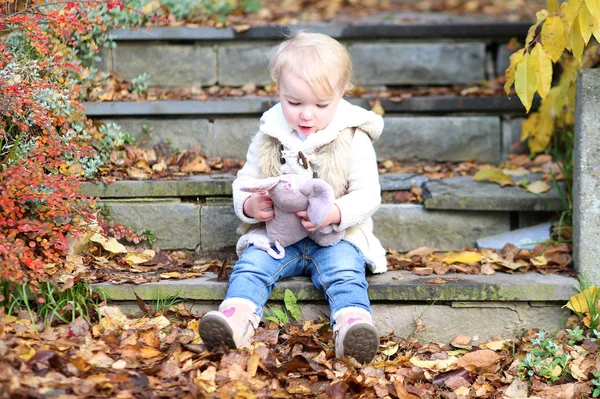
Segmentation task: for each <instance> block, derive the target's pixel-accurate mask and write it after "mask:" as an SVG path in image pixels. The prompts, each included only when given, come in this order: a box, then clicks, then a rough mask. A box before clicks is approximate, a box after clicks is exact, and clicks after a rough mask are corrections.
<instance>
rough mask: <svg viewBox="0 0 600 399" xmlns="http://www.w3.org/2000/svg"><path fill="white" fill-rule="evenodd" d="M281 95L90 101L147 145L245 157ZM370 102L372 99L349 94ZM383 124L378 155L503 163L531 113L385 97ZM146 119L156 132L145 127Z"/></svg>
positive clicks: (496, 104)
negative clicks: (161, 144) (145, 130)
mask: <svg viewBox="0 0 600 399" xmlns="http://www.w3.org/2000/svg"><path fill="white" fill-rule="evenodd" d="M278 101H279V100H278V99H277V98H273V97H268V98H265V97H248V98H239V99H235V98H234V99H226V100H212V101H175V100H173V101H152V102H88V103H86V104H85V105H86V107H87V110H86V114H87V115H88V116H89V117H91V118H93V119H94V120H97V121H100V122H105V123H108V122H115V123H117V124H118V125H120V126H121V127H122V128H123V130H125V131H128V132H130V133H132V134H133V136H134V137H138V138H142V137H143V138H144V139H145V140H148V143H149V144H156V143H158V142H161V141H163V142H164V141H168V142H169V143H170V144H171V145H172V146H173V147H174V148H178V149H182V150H183V149H187V148H189V147H191V146H195V145H198V144H201V145H202V148H203V150H204V152H205V153H206V155H207V156H210V157H213V156H218V157H222V158H235V159H242V158H244V157H245V156H246V151H247V149H248V145H249V144H250V141H251V138H252V137H253V136H254V134H256V131H257V129H258V120H259V118H260V115H261V114H262V113H263V112H264V111H266V110H267V109H269V108H270V107H272V106H273V105H274V104H276V103H277V102H278ZM349 101H350V102H352V103H354V104H357V105H360V106H362V107H365V108H368V107H369V100H368V99H349ZM381 103H382V106H383V107H384V109H385V112H386V113H385V116H384V119H385V129H384V133H383V135H382V136H381V138H380V139H379V140H378V141H377V142H376V143H375V149H376V151H377V155H378V157H379V158H380V159H393V160H398V161H415V160H423V161H455V162H461V161H465V160H470V159H478V160H481V161H485V162H498V161H500V160H501V159H504V158H506V156H507V154H508V153H509V152H510V150H511V148H512V146H513V144H514V143H515V142H517V141H518V140H519V139H520V134H521V122H522V120H523V119H524V117H525V115H524V113H523V106H522V105H521V103H520V101H519V100H518V98H516V97H513V98H510V99H509V98H508V97H504V96H499V97H480V98H476V97H462V96H435V97H433V96H432V97H414V98H407V99H403V100H402V101H400V102H393V101H390V100H389V99H382V100H381ZM144 125H147V126H149V127H151V128H152V130H151V133H150V135H149V136H148V135H147V134H146V133H142V130H143V129H142V128H143V126H144Z"/></svg>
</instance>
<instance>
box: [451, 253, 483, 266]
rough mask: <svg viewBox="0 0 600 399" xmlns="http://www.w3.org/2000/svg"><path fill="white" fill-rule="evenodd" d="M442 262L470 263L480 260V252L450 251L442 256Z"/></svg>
mask: <svg viewBox="0 0 600 399" xmlns="http://www.w3.org/2000/svg"><path fill="white" fill-rule="evenodd" d="M444 262H445V263H447V264H449V265H450V264H453V263H465V264H470V263H476V262H481V254H480V253H477V252H471V251H463V252H459V253H454V252H450V253H449V254H447V255H446V257H445V258H444Z"/></svg>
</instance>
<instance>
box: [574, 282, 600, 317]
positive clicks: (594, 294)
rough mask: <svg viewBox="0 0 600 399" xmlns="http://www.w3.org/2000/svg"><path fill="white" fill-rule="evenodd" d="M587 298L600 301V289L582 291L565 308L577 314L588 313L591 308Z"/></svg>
mask: <svg viewBox="0 0 600 399" xmlns="http://www.w3.org/2000/svg"><path fill="white" fill-rule="evenodd" d="M586 296H587V297H588V298H590V299H598V297H599V296H600V288H598V287H596V286H592V287H590V288H588V289H587V290H584V291H581V292H580V293H579V294H577V295H574V296H572V297H571V299H569V302H568V303H567V304H566V305H565V306H566V307H567V308H569V309H571V310H572V311H573V312H576V313H588V312H589V311H590V308H589V307H588V303H587V300H586Z"/></svg>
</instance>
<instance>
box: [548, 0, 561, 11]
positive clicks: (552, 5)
mask: <svg viewBox="0 0 600 399" xmlns="http://www.w3.org/2000/svg"><path fill="white" fill-rule="evenodd" d="M546 8H548V12H550V13H551V14H555V13H557V12H558V0H546Z"/></svg>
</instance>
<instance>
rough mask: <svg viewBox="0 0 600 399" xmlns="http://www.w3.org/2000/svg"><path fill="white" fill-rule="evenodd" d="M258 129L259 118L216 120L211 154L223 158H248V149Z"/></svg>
mask: <svg viewBox="0 0 600 399" xmlns="http://www.w3.org/2000/svg"><path fill="white" fill-rule="evenodd" d="M258 127H259V120H258V118H236V119H216V120H215V121H214V124H213V142H212V148H211V151H210V152H211V153H212V154H214V156H218V157H221V158H234V159H244V158H246V153H247V152H248V147H249V146H250V142H251V141H252V137H254V135H255V134H256V132H257V131H258Z"/></svg>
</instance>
